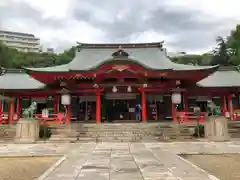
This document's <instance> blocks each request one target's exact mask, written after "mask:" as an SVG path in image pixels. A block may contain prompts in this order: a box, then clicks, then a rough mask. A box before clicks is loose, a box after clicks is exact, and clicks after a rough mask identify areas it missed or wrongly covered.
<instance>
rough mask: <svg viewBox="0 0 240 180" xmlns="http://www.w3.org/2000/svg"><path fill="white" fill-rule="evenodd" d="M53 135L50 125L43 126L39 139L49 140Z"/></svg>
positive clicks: (41, 126)
mask: <svg viewBox="0 0 240 180" xmlns="http://www.w3.org/2000/svg"><path fill="white" fill-rule="evenodd" d="M51 135H52V131H51V128H50V127H49V125H48V124H41V125H40V130H39V138H40V139H48V138H50V137H51Z"/></svg>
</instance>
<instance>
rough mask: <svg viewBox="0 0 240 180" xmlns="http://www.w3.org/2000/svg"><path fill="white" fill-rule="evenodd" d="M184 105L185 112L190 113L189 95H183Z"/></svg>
mask: <svg viewBox="0 0 240 180" xmlns="http://www.w3.org/2000/svg"><path fill="white" fill-rule="evenodd" d="M183 103H184V104H183V105H184V111H185V112H188V95H187V93H184V94H183Z"/></svg>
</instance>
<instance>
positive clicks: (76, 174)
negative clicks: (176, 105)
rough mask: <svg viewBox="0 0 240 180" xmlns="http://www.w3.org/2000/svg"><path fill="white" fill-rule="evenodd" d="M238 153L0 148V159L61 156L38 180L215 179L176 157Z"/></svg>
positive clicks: (180, 146)
mask: <svg viewBox="0 0 240 180" xmlns="http://www.w3.org/2000/svg"><path fill="white" fill-rule="evenodd" d="M201 153H206V154H221V153H240V142H238V141H236V142H224V143H223V142H219V143H213V142H212V143H211V142H173V143H98V144H96V143H85V144H68V143H66V144H29V145H23V144H8V145H0V156H6V155H8V156H29V155H30V156H51V155H64V154H65V155H64V156H63V157H62V158H61V159H60V160H59V161H58V162H57V163H56V164H55V165H54V166H52V167H51V168H50V169H49V170H48V171H46V172H45V173H44V174H43V175H42V176H41V177H40V178H39V180H56V179H59V180H77V179H81V180H85V179H87V180H95V179H97V180H124V179H126V180H164V179H165V180H200V179H201V180H211V179H212V180H213V179H214V180H216V179H217V178H215V177H213V176H211V175H209V174H208V173H207V172H205V171H203V170H201V169H200V168H198V167H197V166H195V165H193V164H192V163H190V162H188V161H186V160H185V159H183V158H181V157H180V156H178V155H177V154H201Z"/></svg>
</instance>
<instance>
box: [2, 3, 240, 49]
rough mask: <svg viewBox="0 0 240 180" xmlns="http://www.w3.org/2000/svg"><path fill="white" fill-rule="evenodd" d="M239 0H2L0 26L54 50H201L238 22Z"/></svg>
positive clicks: (226, 32) (239, 18) (209, 47)
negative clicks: (104, 46) (137, 46)
mask: <svg viewBox="0 0 240 180" xmlns="http://www.w3.org/2000/svg"><path fill="white" fill-rule="evenodd" d="M239 7H240V1H239V0H0V28H1V29H5V30H12V31H20V32H26V33H33V34H35V35H36V36H37V37H39V38H40V39H41V43H42V44H43V45H44V46H45V47H53V48H55V50H57V51H61V50H63V49H65V48H69V47H71V46H72V45H76V41H78V42H85V43H107V42H114V43H116V42H159V41H162V40H164V41H165V43H164V44H165V45H164V46H165V47H166V48H167V49H168V51H171V52H178V51H185V52H199V53H200V52H205V51H208V50H211V49H212V47H213V46H214V45H215V38H216V36H218V35H219V36H227V35H228V34H229V32H230V30H231V29H234V28H235V26H236V24H237V23H239V22H240V10H239Z"/></svg>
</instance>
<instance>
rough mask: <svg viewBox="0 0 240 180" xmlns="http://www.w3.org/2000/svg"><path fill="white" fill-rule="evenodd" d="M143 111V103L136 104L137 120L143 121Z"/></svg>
mask: <svg viewBox="0 0 240 180" xmlns="http://www.w3.org/2000/svg"><path fill="white" fill-rule="evenodd" d="M141 111H142V107H141V105H140V104H137V105H136V108H135V113H136V120H137V121H141Z"/></svg>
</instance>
